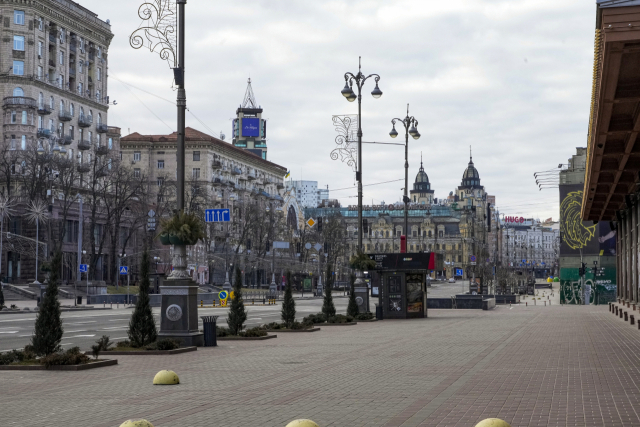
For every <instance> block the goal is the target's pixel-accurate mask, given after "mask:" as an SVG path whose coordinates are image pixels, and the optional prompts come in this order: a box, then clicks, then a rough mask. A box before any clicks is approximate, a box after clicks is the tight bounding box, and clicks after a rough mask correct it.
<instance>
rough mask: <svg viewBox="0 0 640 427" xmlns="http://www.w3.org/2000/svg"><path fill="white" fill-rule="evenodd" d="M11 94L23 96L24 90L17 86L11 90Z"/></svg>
mask: <svg viewBox="0 0 640 427" xmlns="http://www.w3.org/2000/svg"><path fill="white" fill-rule="evenodd" d="M13 96H24V90H22V88H21V87H17V88H15V89H14V90H13Z"/></svg>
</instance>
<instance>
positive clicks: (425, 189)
mask: <svg viewBox="0 0 640 427" xmlns="http://www.w3.org/2000/svg"><path fill="white" fill-rule="evenodd" d="M409 193H410V194H411V202H412V203H419V204H421V205H430V204H432V203H433V193H434V190H432V189H431V183H430V182H429V176H427V173H426V172H425V171H424V167H423V166H422V155H420V170H419V171H418V175H416V180H415V182H414V183H413V190H411V191H410V192H409Z"/></svg>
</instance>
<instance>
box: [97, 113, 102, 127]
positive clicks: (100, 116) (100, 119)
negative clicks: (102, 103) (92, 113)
mask: <svg viewBox="0 0 640 427" xmlns="http://www.w3.org/2000/svg"><path fill="white" fill-rule="evenodd" d="M98 124H99V125H101V124H102V114H101V113H98Z"/></svg>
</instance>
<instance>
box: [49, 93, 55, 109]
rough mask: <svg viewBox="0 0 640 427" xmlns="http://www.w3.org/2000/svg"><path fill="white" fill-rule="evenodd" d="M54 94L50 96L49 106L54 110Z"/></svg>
mask: <svg viewBox="0 0 640 427" xmlns="http://www.w3.org/2000/svg"><path fill="white" fill-rule="evenodd" d="M53 104H54V103H53V96H50V97H49V107H50V108H51V109H52V110H53Z"/></svg>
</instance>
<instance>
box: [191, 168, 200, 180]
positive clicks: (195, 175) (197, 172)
mask: <svg viewBox="0 0 640 427" xmlns="http://www.w3.org/2000/svg"><path fill="white" fill-rule="evenodd" d="M191 177H192V178H193V179H198V178H200V168H193V171H192V175H191Z"/></svg>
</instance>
